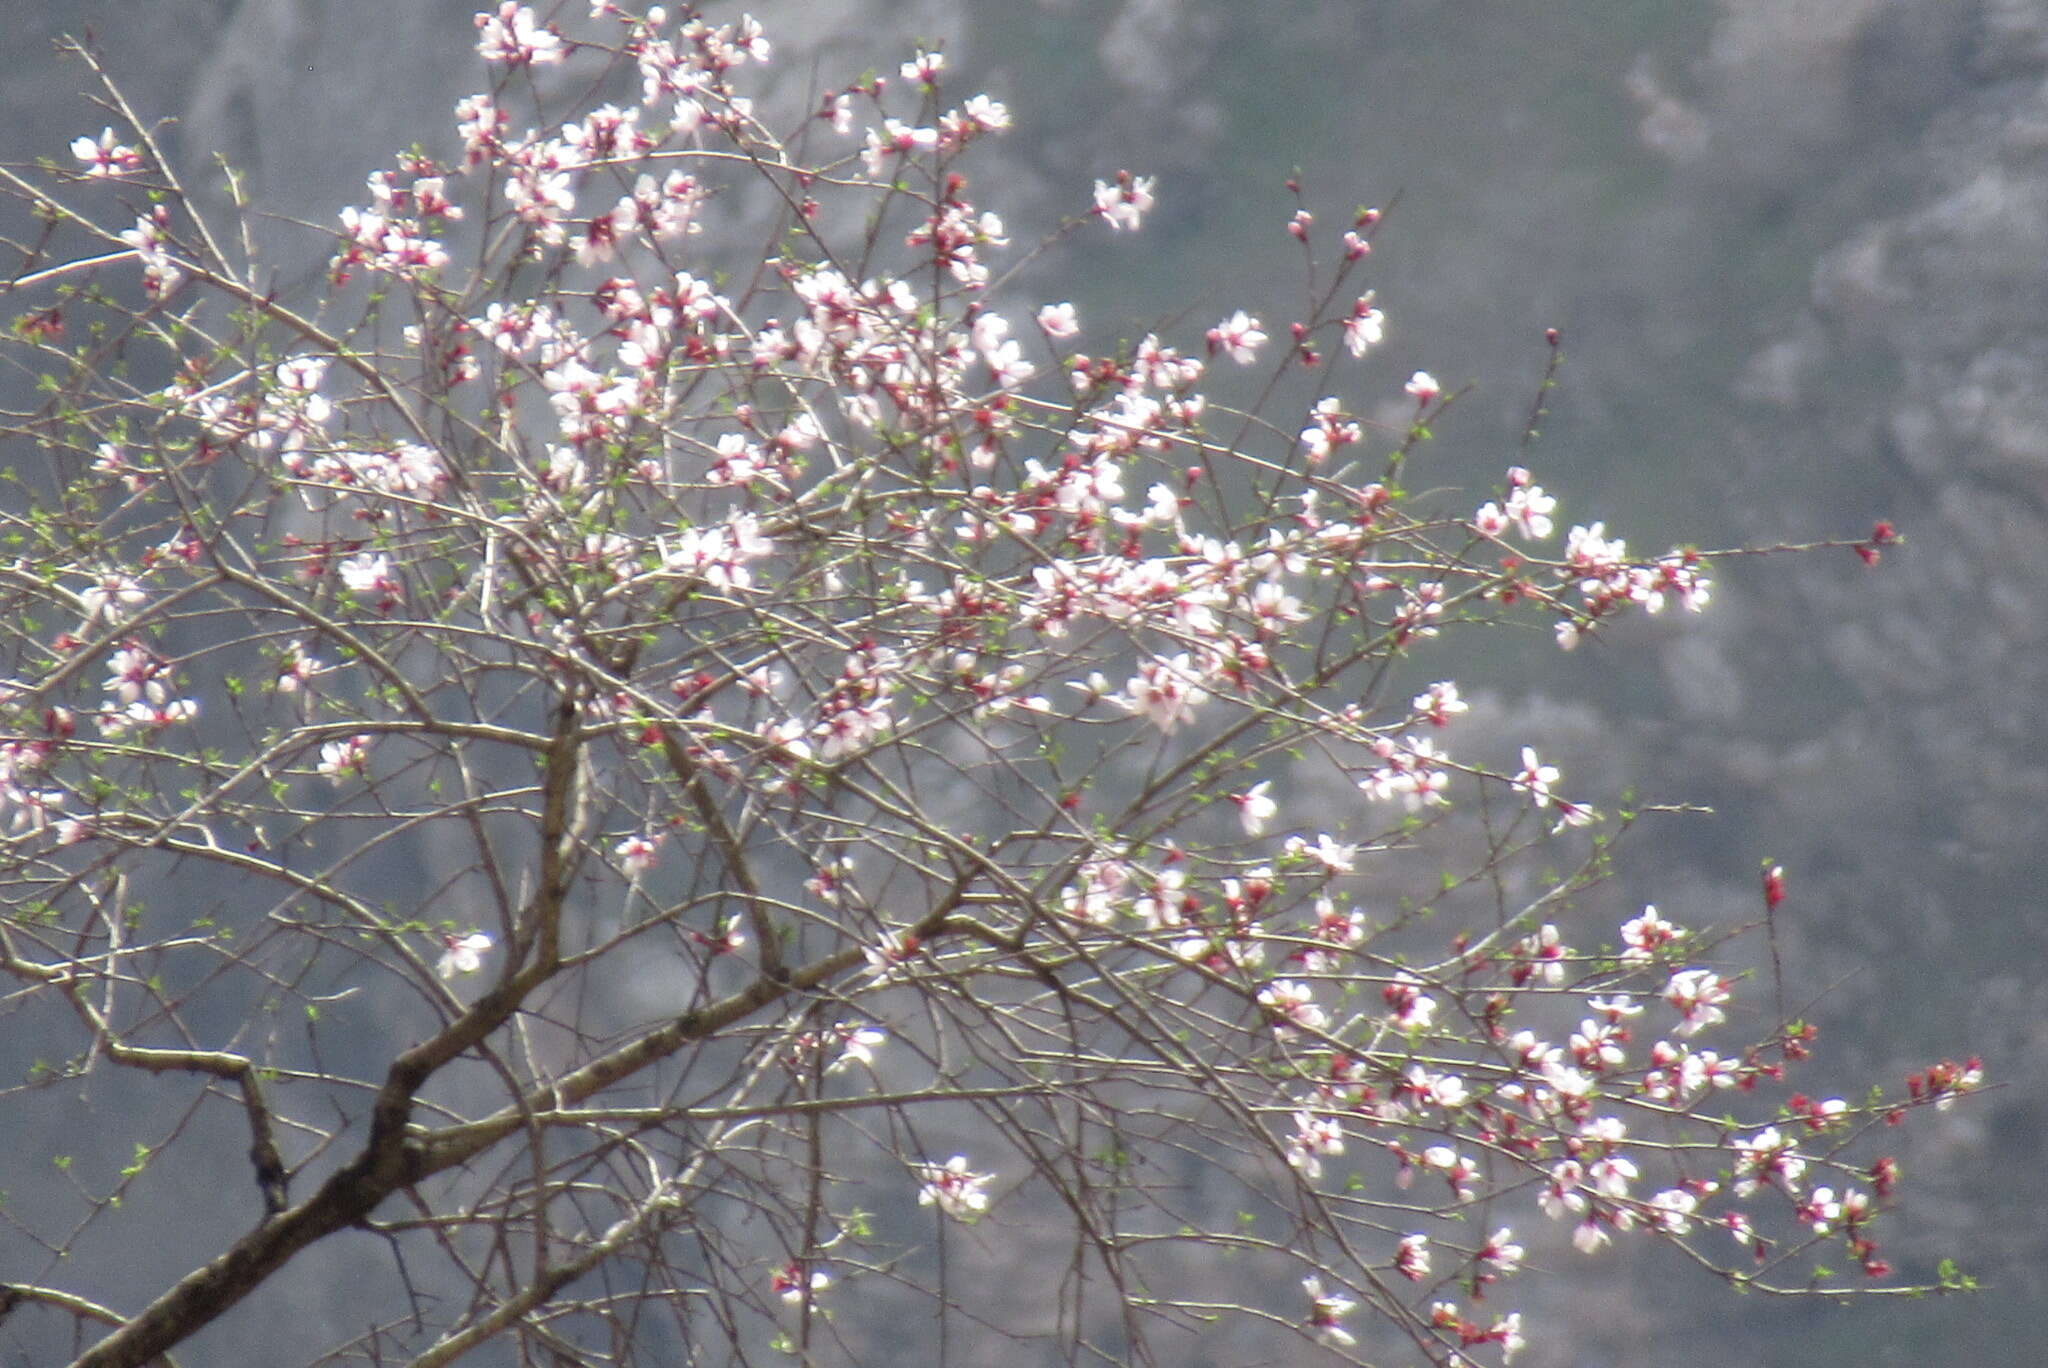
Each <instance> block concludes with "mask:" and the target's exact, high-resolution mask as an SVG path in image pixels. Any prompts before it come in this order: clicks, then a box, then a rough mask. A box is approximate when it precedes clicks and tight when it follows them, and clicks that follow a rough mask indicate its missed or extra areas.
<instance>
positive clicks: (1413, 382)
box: [1401, 371, 1444, 408]
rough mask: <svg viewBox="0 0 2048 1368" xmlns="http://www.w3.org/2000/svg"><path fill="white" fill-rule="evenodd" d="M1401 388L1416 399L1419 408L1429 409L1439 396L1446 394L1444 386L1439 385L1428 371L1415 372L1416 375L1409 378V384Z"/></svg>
mask: <svg viewBox="0 0 2048 1368" xmlns="http://www.w3.org/2000/svg"><path fill="white" fill-rule="evenodd" d="M1401 388H1402V389H1404V390H1406V391H1408V393H1409V394H1411V395H1413V396H1414V397H1415V404H1416V407H1418V408H1428V407H1429V406H1430V405H1431V404H1432V403H1434V402H1435V401H1436V398H1437V396H1438V395H1440V394H1442V393H1443V392H1444V391H1443V386H1441V385H1439V384H1438V383H1437V382H1436V377H1435V376H1433V375H1431V374H1430V373H1429V372H1428V371H1417V372H1415V374H1413V375H1411V376H1409V377H1408V383H1407V384H1405V385H1403V386H1402V387H1401Z"/></svg>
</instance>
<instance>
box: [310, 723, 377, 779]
mask: <svg viewBox="0 0 2048 1368" xmlns="http://www.w3.org/2000/svg"><path fill="white" fill-rule="evenodd" d="M374 739H375V738H373V737H370V736H365V735H361V734H358V735H355V736H349V737H344V738H342V739H340V740H337V741H329V742H328V743H327V744H325V745H323V746H322V747H320V764H319V766H318V768H317V770H316V772H317V773H319V774H323V775H325V776H326V777H327V778H329V779H331V780H333V781H334V782H335V783H337V784H339V783H341V782H342V781H343V780H345V779H347V778H349V777H350V776H351V775H353V776H354V777H355V778H358V779H360V778H362V777H363V775H364V774H365V773H366V772H367V771H368V769H369V764H370V745H371V742H372V741H373V740H374Z"/></svg>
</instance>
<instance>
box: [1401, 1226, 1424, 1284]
mask: <svg viewBox="0 0 2048 1368" xmlns="http://www.w3.org/2000/svg"><path fill="white" fill-rule="evenodd" d="M1394 1271H1395V1272H1397V1273H1399V1274H1400V1275H1401V1276H1402V1277H1404V1278H1406V1279H1407V1280H1408V1281H1410V1282H1421V1281H1422V1280H1423V1279H1424V1278H1426V1277H1428V1276H1429V1237H1428V1236H1427V1235H1403V1236H1402V1237H1401V1242H1400V1243H1399V1244H1398V1245H1396V1246H1395V1249H1394Z"/></svg>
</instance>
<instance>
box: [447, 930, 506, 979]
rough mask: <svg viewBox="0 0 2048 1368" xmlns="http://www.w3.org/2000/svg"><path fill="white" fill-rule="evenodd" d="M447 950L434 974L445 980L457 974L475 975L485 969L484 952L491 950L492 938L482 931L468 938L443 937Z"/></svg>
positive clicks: (474, 932) (472, 933)
mask: <svg viewBox="0 0 2048 1368" xmlns="http://www.w3.org/2000/svg"><path fill="white" fill-rule="evenodd" d="M441 943H442V945H444V946H445V947H447V948H446V949H444V950H443V951H442V952H441V958H440V960H439V961H437V962H436V963H435V965H434V972H435V973H437V974H439V975H440V976H441V977H442V978H444V979H452V978H454V977H455V976H456V975H457V974H474V973H475V972H476V971H477V970H479V969H481V968H483V967H484V960H483V956H484V951H486V950H488V949H490V948H491V944H492V941H491V938H490V937H489V936H486V935H485V934H484V933H483V932H481V931H472V932H470V933H469V934H468V935H466V936H455V935H447V936H443V937H441Z"/></svg>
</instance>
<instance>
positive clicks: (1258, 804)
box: [1230, 779, 1280, 836]
mask: <svg viewBox="0 0 2048 1368" xmlns="http://www.w3.org/2000/svg"><path fill="white" fill-rule="evenodd" d="M1272 787H1273V781H1272V780H1270V779H1264V780H1261V781H1259V782H1258V783H1256V784H1253V785H1252V786H1251V787H1250V788H1249V789H1246V790H1245V791H1244V792H1243V793H1233V794H1231V795H1230V801H1231V802H1233V803H1235V804H1237V816H1238V820H1239V821H1240V822H1241V823H1242V824H1243V825H1244V834H1245V835H1247V836H1262V835H1264V834H1265V831H1266V824H1267V823H1268V822H1271V821H1272V820H1273V815H1274V814H1275V813H1277V812H1279V810H1280V805H1279V804H1278V803H1276V802H1274V801H1273V800H1272V799H1271V798H1270V797H1268V796H1267V793H1266V791H1267V790H1268V789H1270V788H1272Z"/></svg>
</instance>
